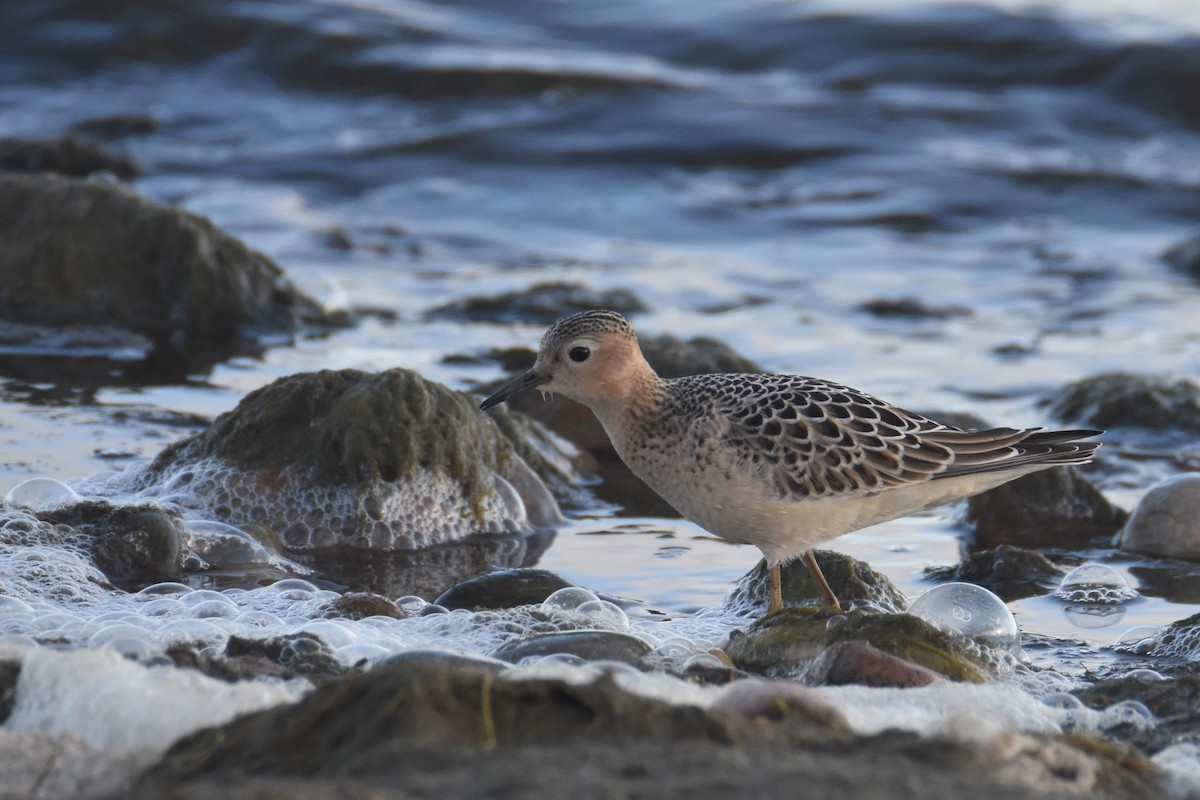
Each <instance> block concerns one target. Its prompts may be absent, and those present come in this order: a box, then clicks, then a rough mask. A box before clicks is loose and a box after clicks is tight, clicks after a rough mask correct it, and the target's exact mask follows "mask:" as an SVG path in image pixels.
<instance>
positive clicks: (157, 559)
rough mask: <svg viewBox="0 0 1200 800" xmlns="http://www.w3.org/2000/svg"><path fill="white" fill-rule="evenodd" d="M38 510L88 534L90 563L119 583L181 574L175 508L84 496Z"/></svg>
mask: <svg viewBox="0 0 1200 800" xmlns="http://www.w3.org/2000/svg"><path fill="white" fill-rule="evenodd" d="M38 516H39V518H40V519H42V520H44V521H46V522H50V523H52V524H55V525H69V526H70V527H72V528H75V529H77V530H78V531H79V533H81V534H83V535H84V536H85V537H89V538H90V540H91V555H92V560H93V561H94V562H95V564H96V567H97V568H98V569H99V570H100V571H101V572H103V573H104V576H105V577H106V578H108V580H109V581H110V582H111V583H112V585H113V586H115V587H117V588H119V589H123V590H124V591H127V592H137V591H140V590H141V589H144V588H145V587H147V586H150V585H152V584H155V583H161V582H163V581H182V580H183V578H184V568H183V567H184V547H183V524H182V519H181V518H180V517H179V515H178V514H176V513H173V512H170V511H167V510H165V509H163V508H159V507H158V506H148V505H140V506H113V505H111V504H109V503H106V502H93V501H85V502H82V503H78V504H76V505H74V506H68V507H64V508H60V509H56V510H54V511H50V512H45V513H43V514H40V515H38Z"/></svg>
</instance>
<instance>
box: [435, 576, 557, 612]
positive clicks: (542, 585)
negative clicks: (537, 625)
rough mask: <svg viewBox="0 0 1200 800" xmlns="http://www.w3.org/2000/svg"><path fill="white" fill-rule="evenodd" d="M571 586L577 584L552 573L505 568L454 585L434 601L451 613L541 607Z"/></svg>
mask: <svg viewBox="0 0 1200 800" xmlns="http://www.w3.org/2000/svg"><path fill="white" fill-rule="evenodd" d="M569 586H574V584H573V583H571V582H570V581H568V580H566V579H565V578H563V577H561V576H559V575H556V574H555V573H553V572H550V571H549V570H544V569H502V570H496V571H495V572H489V573H487V574H486V575H479V576H477V577H474V578H471V579H469V580H465V581H463V582H462V583H458V584H455V585H454V586H451V587H450V588H449V589H447V590H446V591H445V592H443V593H442V594H441V595H440V596H439V597H438V599H437V600H435V601H434V602H435V603H436V604H437V605H439V606H442V607H443V608H448V609H450V610H454V609H456V608H465V609H470V610H475V609H481V608H514V607H516V606H523V605H536V604H540V603H541V602H542V601H543V600H545V599H546V598H547V597H549V596H550V595H552V594H554V593H555V592H557V591H558V590H559V589H565V588H567V587H569Z"/></svg>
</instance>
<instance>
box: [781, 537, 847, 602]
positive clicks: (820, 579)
mask: <svg viewBox="0 0 1200 800" xmlns="http://www.w3.org/2000/svg"><path fill="white" fill-rule="evenodd" d="M803 558H804V565H805V566H806V567H808V571H809V572H810V573H811V574H812V578H813V583H815V584H816V585H817V594H819V595H821V602H822V603H824V604H825V607H826V608H828V609H829V610H830V611H832V612H833V613H835V614H840V613H842V604H841V603H839V602H838V599H837V595H835V594H834V593H833V589H830V588H829V582H828V581H826V580H825V576H824V575H822V574H821V568H820V567H819V566H817V558H816V556H814V555H813V551H812V550H805V551H804V556H803ZM774 577H775V579H776V580H778V579H779V575H778V573H776V574H775V576H774ZM781 603H782V600H781Z"/></svg>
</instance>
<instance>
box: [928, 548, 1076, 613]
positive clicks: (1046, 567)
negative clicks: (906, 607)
mask: <svg viewBox="0 0 1200 800" xmlns="http://www.w3.org/2000/svg"><path fill="white" fill-rule="evenodd" d="M1063 574H1064V570H1062V569H1060V568H1059V567H1058V566H1057V565H1055V564H1054V563H1053V562H1052V561H1050V559H1048V558H1046V556H1045V555H1043V554H1042V553H1039V552H1038V551H1036V550H1026V549H1025V548H1023V547H1017V546H1016V545H1011V544H1002V545H999V546H998V547H993V548H989V549H987V550H980V551H977V552H974V553H971V554H970V555H969V556H967V557H966V558H964V559H963V560H962V561H961V562H960V563H958V564H955V565H954V566H951V567H927V568H926V569H925V575H926V576H927V577H929V578H931V579H933V580H935V581H937V582H939V583H946V582H949V581H964V582H966V583H973V584H975V585H977V586H982V587H984V588H985V589H988V590H990V591H992V592H995V593H996V595H997V596H998V597H1000V599H1002V600H1004V602H1006V603H1008V602H1012V601H1013V600H1020V599H1022V598H1024V597H1034V596H1037V595H1043V594H1047V593H1048V592H1049V591H1050V590H1051V589H1053V588H1054V587H1056V586H1057V585H1058V584H1059V582H1060V580H1061V578H1062V576H1063Z"/></svg>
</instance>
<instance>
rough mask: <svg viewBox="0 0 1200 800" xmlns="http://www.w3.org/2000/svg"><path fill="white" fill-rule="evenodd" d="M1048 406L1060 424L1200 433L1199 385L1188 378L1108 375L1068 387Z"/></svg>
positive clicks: (1129, 374) (1097, 376)
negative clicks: (1070, 423)
mask: <svg viewBox="0 0 1200 800" xmlns="http://www.w3.org/2000/svg"><path fill="white" fill-rule="evenodd" d="M1050 408H1051V411H1052V413H1053V414H1054V416H1056V417H1058V418H1059V419H1061V420H1066V421H1071V422H1077V423H1086V424H1088V425H1096V426H1098V427H1101V428H1113V427H1120V426H1136V427H1140V428H1148V429H1150V430H1172V431H1191V432H1197V431H1200V386H1197V385H1196V384H1195V383H1193V382H1192V381H1188V380H1175V381H1172V380H1168V379H1166V378H1161V377H1157V376H1154V375H1137V374H1134V373H1131V372H1106V373H1103V374H1100V375H1093V376H1091V377H1088V378H1084V379H1083V380H1080V381H1076V382H1075V383H1072V384H1070V385H1069V386H1067V387H1066V388H1065V389H1064V390H1063V391H1062V393H1061V395H1059V396H1058V397H1056V398H1054V399H1053V401H1052V402H1051V404H1050ZM1055 471H1057V470H1055Z"/></svg>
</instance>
